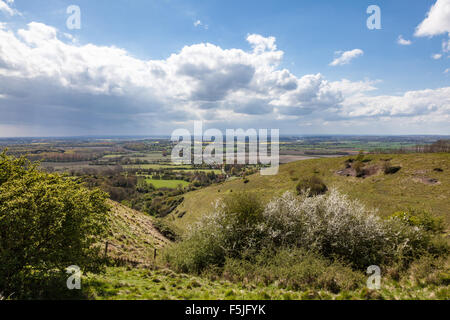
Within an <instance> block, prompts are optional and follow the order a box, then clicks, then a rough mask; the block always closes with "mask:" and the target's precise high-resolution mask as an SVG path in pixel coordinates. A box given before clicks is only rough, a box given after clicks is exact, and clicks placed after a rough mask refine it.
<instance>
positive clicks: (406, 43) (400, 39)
mask: <svg viewBox="0 0 450 320" xmlns="http://www.w3.org/2000/svg"><path fill="white" fill-rule="evenodd" d="M397 43H398V44H399V45H402V46H409V45H411V44H412V41H411V40H406V39H403V36H402V35H399V36H398V39H397Z"/></svg>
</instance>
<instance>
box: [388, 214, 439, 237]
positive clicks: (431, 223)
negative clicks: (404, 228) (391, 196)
mask: <svg viewBox="0 0 450 320" xmlns="http://www.w3.org/2000/svg"><path fill="white" fill-rule="evenodd" d="M389 218H390V219H401V220H402V221H404V222H405V223H407V224H409V225H411V226H415V227H420V228H422V229H424V230H426V231H430V232H433V233H436V234H439V233H443V232H444V230H445V224H444V219H443V218H442V217H434V216H433V215H432V214H431V213H429V212H426V211H417V210H414V209H411V210H409V211H399V212H395V213H394V214H392V215H391V216H390V217H389Z"/></svg>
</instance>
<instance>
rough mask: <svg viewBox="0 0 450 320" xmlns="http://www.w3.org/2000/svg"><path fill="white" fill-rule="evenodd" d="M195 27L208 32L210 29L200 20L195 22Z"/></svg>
mask: <svg viewBox="0 0 450 320" xmlns="http://www.w3.org/2000/svg"><path fill="white" fill-rule="evenodd" d="M194 27H203V29H205V30H208V28H209V27H208V25H207V24H204V23H203V22H201V21H200V20H196V21H194Z"/></svg>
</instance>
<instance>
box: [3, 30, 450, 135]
mask: <svg viewBox="0 0 450 320" xmlns="http://www.w3.org/2000/svg"><path fill="white" fill-rule="evenodd" d="M247 41H248V44H249V47H250V48H249V49H247V50H246V49H238V48H232V49H223V48H221V47H219V46H216V45H214V44H210V43H200V44H194V45H190V46H185V47H184V48H182V49H181V50H180V51H179V52H176V53H173V54H172V55H170V56H169V57H167V58H166V59H163V60H141V59H137V58H134V57H133V56H132V55H131V54H130V53H128V52H127V51H126V50H124V49H121V48H117V47H114V46H110V47H106V46H97V45H94V44H85V45H79V44H77V43H74V42H72V41H71V39H68V38H67V36H65V35H64V33H61V32H59V31H58V30H57V29H55V28H53V27H51V26H48V25H45V24H42V23H36V22H32V23H30V24H28V26H27V27H26V28H24V29H19V30H12V29H11V28H10V27H8V26H7V25H3V27H2V28H0V114H1V115H2V117H1V118H0V136H2V135H7V134H9V133H10V132H16V131H17V130H18V129H17V128H20V130H22V135H26V134H35V133H36V132H41V135H55V134H56V135H59V134H111V133H115V134H125V133H126V134H130V133H132V134H139V133H148V132H154V133H170V131H171V130H172V129H173V128H174V127H178V126H179V125H181V124H186V123H187V122H189V121H192V120H205V121H207V122H210V123H213V124H214V125H218V126H219V124H220V123H222V124H227V126H228V127H236V126H239V125H242V126H248V125H250V126H254V127H258V128H259V127H261V126H264V125H266V126H269V125H270V126H271V127H273V126H278V127H283V126H284V125H282V124H283V123H285V122H283V121H288V122H289V121H294V122H295V121H296V119H300V118H302V119H306V118H307V119H310V120H308V121H304V122H308V123H315V120H314V119H323V118H326V121H328V122H331V121H343V120H345V119H347V120H348V119H356V118H364V117H373V118H377V117H386V116H390V117H405V116H413V115H414V114H415V113H416V114H420V115H422V116H430V115H434V116H436V115H441V116H440V117H438V119H440V120H442V119H443V117H442V114H443V113H445V112H447V113H448V112H449V109H448V108H449V98H448V97H449V96H450V93H449V90H450V88H442V89H437V90H425V91H417V92H409V93H406V94H405V95H403V96H379V97H377V96H373V93H374V92H376V90H377V88H376V83H377V81H371V80H364V81H359V82H354V81H350V80H346V79H343V80H340V81H334V82H330V81H328V80H327V79H326V78H325V77H324V76H323V75H322V74H320V73H317V74H307V75H303V76H296V75H294V74H292V73H291V72H290V71H289V70H287V69H283V68H280V65H281V63H282V60H283V54H284V53H283V51H281V50H279V49H278V48H277V46H276V39H275V38H274V37H264V36H262V35H257V34H250V35H248V36H247ZM274 121H275V122H277V123H278V124H274ZM289 123H292V122H289ZM12 128H16V129H12ZM111 130H114V131H111Z"/></svg>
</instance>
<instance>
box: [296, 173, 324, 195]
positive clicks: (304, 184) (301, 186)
mask: <svg viewBox="0 0 450 320" xmlns="http://www.w3.org/2000/svg"><path fill="white" fill-rule="evenodd" d="M296 189H297V194H302V193H307V194H308V196H309V197H313V196H317V195H320V194H324V193H326V192H327V191H328V188H327V186H326V185H325V183H324V182H323V181H322V179H320V178H319V177H317V176H312V177H311V178H308V179H303V180H301V181H300V182H299V183H298V184H297V187H296Z"/></svg>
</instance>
